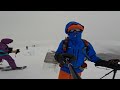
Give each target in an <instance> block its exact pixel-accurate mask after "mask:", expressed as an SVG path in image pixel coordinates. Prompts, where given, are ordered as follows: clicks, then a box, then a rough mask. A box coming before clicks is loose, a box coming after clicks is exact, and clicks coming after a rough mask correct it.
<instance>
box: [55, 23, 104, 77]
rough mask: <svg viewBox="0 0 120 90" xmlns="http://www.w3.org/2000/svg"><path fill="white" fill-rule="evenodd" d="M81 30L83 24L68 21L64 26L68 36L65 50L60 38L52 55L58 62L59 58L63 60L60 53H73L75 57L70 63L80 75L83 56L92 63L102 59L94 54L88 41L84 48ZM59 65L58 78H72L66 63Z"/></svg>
mask: <svg viewBox="0 0 120 90" xmlns="http://www.w3.org/2000/svg"><path fill="white" fill-rule="evenodd" d="M83 31H84V26H83V25H81V24H80V23H78V22H75V21H71V22H69V23H68V24H67V25H66V27H65V33H66V34H67V35H68V38H69V42H68V46H67V47H68V48H67V50H66V52H64V50H63V40H62V41H61V42H60V44H59V46H58V48H57V50H56V52H55V56H54V57H55V59H56V60H57V61H58V62H59V63H60V62H61V61H60V60H63V59H61V58H59V56H60V54H63V53H68V54H71V55H74V56H75V57H76V60H73V61H71V64H72V66H73V67H74V70H75V71H76V72H77V73H78V75H79V76H81V73H82V72H83V71H84V69H83V68H82V66H84V64H85V58H87V59H88V60H90V61H91V62H94V63H96V62H99V61H102V60H101V59H100V58H99V57H98V56H96V52H95V50H94V48H93V46H92V45H91V43H90V42H88V45H87V50H86V49H84V47H85V43H84V41H83V39H82V33H83ZM103 63H104V62H102V64H103ZM60 67H61V68H60V72H59V76H58V79H73V77H72V76H71V74H70V70H69V68H68V65H67V64H66V63H65V64H61V65H60ZM84 68H85V67H84Z"/></svg>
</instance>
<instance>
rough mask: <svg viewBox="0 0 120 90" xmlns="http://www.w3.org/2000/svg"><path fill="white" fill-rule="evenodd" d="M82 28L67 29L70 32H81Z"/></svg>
mask: <svg viewBox="0 0 120 90" xmlns="http://www.w3.org/2000/svg"><path fill="white" fill-rule="evenodd" d="M81 31H82V30H80V29H72V30H69V32H70V33H72V32H81Z"/></svg>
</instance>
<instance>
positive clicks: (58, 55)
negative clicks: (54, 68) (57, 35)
mask: <svg viewBox="0 0 120 90" xmlns="http://www.w3.org/2000/svg"><path fill="white" fill-rule="evenodd" d="M54 58H55V60H56V61H57V62H58V63H60V64H62V65H63V64H65V62H64V60H65V58H64V57H63V55H62V54H55V56H54Z"/></svg>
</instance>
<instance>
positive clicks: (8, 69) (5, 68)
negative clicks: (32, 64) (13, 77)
mask: <svg viewBox="0 0 120 90" xmlns="http://www.w3.org/2000/svg"><path fill="white" fill-rule="evenodd" d="M25 68H27V66H22V67H17V68H16V69H12V68H11V67H9V66H7V67H3V68H2V69H1V71H13V70H23V69H25Z"/></svg>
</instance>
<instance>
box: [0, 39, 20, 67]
mask: <svg viewBox="0 0 120 90" xmlns="http://www.w3.org/2000/svg"><path fill="white" fill-rule="evenodd" d="M12 42H13V40H12V39H10V38H4V39H2V40H1V42H0V62H2V61H3V60H6V61H7V62H8V64H9V65H10V67H11V68H12V69H16V68H17V66H16V63H15V60H14V59H13V58H12V57H11V56H10V55H9V53H15V54H17V53H19V52H20V50H19V49H16V50H13V48H11V47H9V46H8V44H10V43H12Z"/></svg>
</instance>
